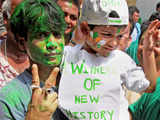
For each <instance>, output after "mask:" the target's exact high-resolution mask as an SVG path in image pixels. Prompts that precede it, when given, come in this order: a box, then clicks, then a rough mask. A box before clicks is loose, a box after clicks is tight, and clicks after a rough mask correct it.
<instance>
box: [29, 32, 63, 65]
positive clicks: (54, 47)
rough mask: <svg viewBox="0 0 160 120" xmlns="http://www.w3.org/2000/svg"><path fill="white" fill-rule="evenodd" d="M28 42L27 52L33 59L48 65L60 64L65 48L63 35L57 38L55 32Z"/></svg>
mask: <svg viewBox="0 0 160 120" xmlns="http://www.w3.org/2000/svg"><path fill="white" fill-rule="evenodd" d="M27 43H28V50H27V52H28V54H29V56H30V57H31V59H32V60H33V61H35V62H37V63H40V64H44V65H47V66H57V65H59V64H60V62H61V59H62V55H63V49H64V38H63V36H61V38H58V39H57V38H55V37H54V35H53V34H50V35H49V36H48V37H46V38H45V37H43V38H38V39H37V38H33V39H30V40H28V41H27Z"/></svg>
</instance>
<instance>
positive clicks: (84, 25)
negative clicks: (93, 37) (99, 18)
mask: <svg viewBox="0 0 160 120" xmlns="http://www.w3.org/2000/svg"><path fill="white" fill-rule="evenodd" d="M80 29H81V31H82V33H83V34H84V35H89V34H90V28H89V26H88V23H87V22H86V21H83V22H82V23H81V24H80Z"/></svg>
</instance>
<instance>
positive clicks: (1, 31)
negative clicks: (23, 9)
mask: <svg viewBox="0 0 160 120" xmlns="http://www.w3.org/2000/svg"><path fill="white" fill-rule="evenodd" d="M3 2H4V0H1V1H0V45H1V42H2V41H3V40H5V39H6V34H7V32H6V28H5V26H4V22H3V14H2V4H3Z"/></svg>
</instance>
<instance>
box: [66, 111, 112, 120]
mask: <svg viewBox="0 0 160 120" xmlns="http://www.w3.org/2000/svg"><path fill="white" fill-rule="evenodd" d="M66 113H67V116H68V117H69V118H74V119H79V120H82V119H85V120H86V119H87V120H112V118H113V115H114V111H113V110H102V111H100V112H70V111H66Z"/></svg>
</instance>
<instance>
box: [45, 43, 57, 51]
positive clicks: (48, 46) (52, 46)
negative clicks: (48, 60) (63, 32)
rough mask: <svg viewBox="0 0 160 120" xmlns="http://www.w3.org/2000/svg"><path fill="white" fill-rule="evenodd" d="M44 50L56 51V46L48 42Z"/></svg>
mask: <svg viewBox="0 0 160 120" xmlns="http://www.w3.org/2000/svg"><path fill="white" fill-rule="evenodd" d="M46 48H47V50H49V51H52V50H55V49H57V45H56V44H54V43H53V42H51V41H50V42H48V43H47V45H46Z"/></svg>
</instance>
